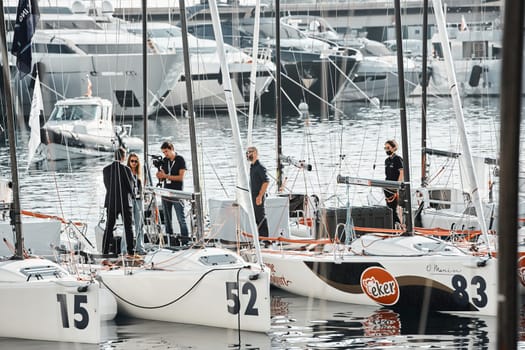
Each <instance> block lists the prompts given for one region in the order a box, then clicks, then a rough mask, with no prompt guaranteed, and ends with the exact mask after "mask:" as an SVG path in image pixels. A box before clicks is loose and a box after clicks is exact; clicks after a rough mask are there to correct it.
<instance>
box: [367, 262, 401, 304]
mask: <svg viewBox="0 0 525 350" xmlns="http://www.w3.org/2000/svg"><path fill="white" fill-rule="evenodd" d="M361 289H362V290H363V292H364V293H365V294H366V295H368V297H369V298H371V299H372V300H374V301H375V302H376V303H379V304H382V305H394V304H395V303H397V301H398V299H399V285H398V284H397V280H396V279H395V278H394V276H392V275H391V274H390V273H389V272H388V271H387V270H385V269H383V268H381V267H369V268H368V269H366V270H365V271H363V273H362V274H361Z"/></svg>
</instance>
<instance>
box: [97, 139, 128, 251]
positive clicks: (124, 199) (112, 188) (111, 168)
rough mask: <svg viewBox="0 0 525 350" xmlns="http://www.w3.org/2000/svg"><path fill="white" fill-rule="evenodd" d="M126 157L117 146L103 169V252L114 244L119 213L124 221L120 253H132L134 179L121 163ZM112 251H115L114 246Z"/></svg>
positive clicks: (124, 151) (109, 249)
mask: <svg viewBox="0 0 525 350" xmlns="http://www.w3.org/2000/svg"><path fill="white" fill-rule="evenodd" d="M125 159H126V150H125V149H124V148H122V147H119V148H118V149H117V150H116V151H115V159H114V160H113V162H112V163H111V164H109V165H107V166H106V167H104V169H103V175H104V186H105V187H106V198H105V200H104V207H105V208H106V210H107V220H106V228H105V229H104V238H103V239H102V245H103V250H102V253H103V254H109V253H110V251H111V246H112V245H114V244H115V242H114V239H113V229H114V228H115V222H116V220H117V216H118V215H119V214H120V215H121V216H122V220H123V221H124V232H125V236H126V237H125V241H124V242H122V244H121V253H122V254H125V253H126V251H127V253H128V255H133V254H134V252H133V227H132V223H133V214H132V211H131V210H132V209H131V208H132V205H133V193H134V191H135V189H134V187H135V186H134V181H133V175H132V174H131V169H130V168H129V167H127V166H126V165H124V164H123V162H124V161H125ZM113 251H115V252H117V251H116V249H115V247H114V248H113Z"/></svg>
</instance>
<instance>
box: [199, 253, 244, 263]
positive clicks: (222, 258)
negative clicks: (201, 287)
mask: <svg viewBox="0 0 525 350" xmlns="http://www.w3.org/2000/svg"><path fill="white" fill-rule="evenodd" d="M199 261H200V262H201V263H203V264H204V265H209V266H216V265H231V264H235V263H237V258H235V256H233V255H230V254H216V255H206V256H201V257H200V258H199Z"/></svg>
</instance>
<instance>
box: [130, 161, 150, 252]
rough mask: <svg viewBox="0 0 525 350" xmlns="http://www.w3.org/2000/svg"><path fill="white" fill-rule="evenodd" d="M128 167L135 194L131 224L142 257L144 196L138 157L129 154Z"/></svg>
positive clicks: (137, 249)
mask: <svg viewBox="0 0 525 350" xmlns="http://www.w3.org/2000/svg"><path fill="white" fill-rule="evenodd" d="M127 165H128V167H129V168H130V169H131V173H132V174H133V181H134V183H135V193H134V194H133V223H134V224H135V235H136V236H135V248H136V251H137V253H138V254H141V255H144V254H146V251H145V250H144V227H143V225H144V194H143V191H142V165H141V164H140V159H139V156H138V155H137V154H136V153H134V152H131V153H130V154H129V156H128V163H127Z"/></svg>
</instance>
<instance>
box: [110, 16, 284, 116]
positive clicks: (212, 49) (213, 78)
mask: <svg viewBox="0 0 525 350" xmlns="http://www.w3.org/2000/svg"><path fill="white" fill-rule="evenodd" d="M118 27H119V28H121V29H124V30H127V31H128V32H130V33H132V34H135V35H137V36H142V26H141V25H140V24H139V23H122V22H121V23H118ZM148 38H149V42H150V44H151V45H152V46H153V47H154V48H155V50H157V51H158V52H171V53H175V52H176V53H178V54H181V53H182V50H183V47H182V32H181V29H180V28H179V27H176V26H174V25H171V24H168V23H149V24H148ZM188 45H189V52H190V71H191V74H192V83H193V90H194V92H193V102H194V104H195V107H196V108H199V109H211V110H226V108H227V107H226V101H225V97H224V92H223V89H222V83H221V80H222V79H221V77H220V75H221V72H220V65H219V60H218V55H217V43H216V42H215V41H214V40H209V39H201V38H197V37H195V36H194V35H191V34H188ZM226 59H227V61H228V65H229V68H230V72H231V76H232V87H233V89H234V91H233V94H234V96H235V103H236V107H237V108H239V109H241V110H247V109H248V105H249V97H250V94H249V89H250V72H251V66H252V57H251V56H249V55H248V54H247V53H245V52H243V51H241V50H240V49H238V48H234V47H232V46H229V45H228V47H227V48H226ZM256 69H257V74H256V80H255V90H256V91H255V96H256V98H260V97H261V96H262V95H263V94H265V93H266V92H267V91H268V87H269V85H270V83H271V82H272V81H273V75H274V72H275V65H274V64H273V63H272V62H271V59H270V58H268V57H264V56H261V57H259V59H258V61H257V68H256ZM186 101H187V96H186V86H185V82H184V77H183V75H181V78H180V79H179V80H178V81H177V83H176V84H175V86H174V87H173V88H172V89H171V90H170V92H169V94H167V95H165V96H162V103H163V105H165V106H166V107H168V108H170V109H174V110H178V109H180V107H183V106H185V104H186Z"/></svg>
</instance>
